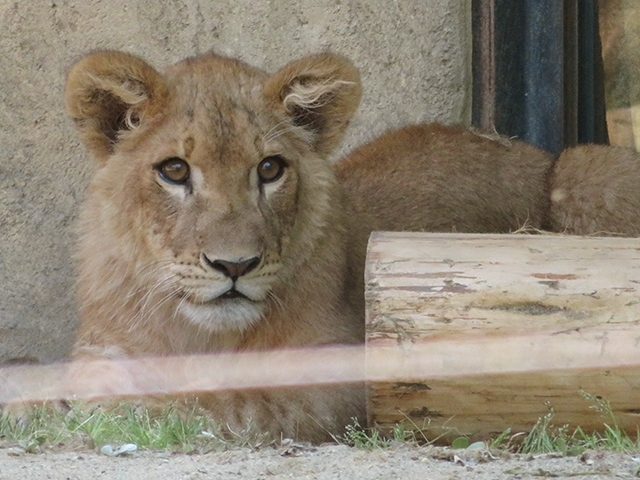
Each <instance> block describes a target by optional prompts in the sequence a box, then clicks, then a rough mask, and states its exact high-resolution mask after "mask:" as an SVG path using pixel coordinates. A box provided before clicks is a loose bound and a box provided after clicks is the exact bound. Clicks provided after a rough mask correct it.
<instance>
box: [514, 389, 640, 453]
mask: <svg viewBox="0 0 640 480" xmlns="http://www.w3.org/2000/svg"><path fill="white" fill-rule="evenodd" d="M580 395H582V397H583V398H584V399H585V400H587V401H588V402H590V403H591V404H592V405H591V406H590V407H589V408H591V409H592V410H594V411H595V412H596V413H598V414H599V415H601V416H602V417H603V427H604V429H603V432H602V433H600V432H593V433H586V432H584V431H583V430H582V429H581V428H580V427H578V428H576V429H575V430H574V431H573V432H569V427H568V426H567V425H562V426H560V427H556V426H554V425H553V423H552V420H553V416H554V412H553V408H552V407H551V406H549V412H548V413H547V414H546V415H544V416H543V417H541V418H540V419H539V420H538V422H537V423H536V424H535V426H534V427H533V428H532V429H531V431H530V432H529V433H528V434H527V435H526V437H525V438H524V440H523V442H522V444H521V445H520V447H519V449H518V451H519V452H520V453H561V454H564V455H579V454H581V453H582V452H584V451H585V450H588V449H596V450H607V451H616V452H628V451H637V450H638V449H640V442H639V439H640V434H639V432H636V435H635V437H636V438H635V439H633V438H631V437H629V435H627V433H626V432H624V431H623V430H622V429H621V428H620V426H619V425H618V422H617V420H616V417H615V415H614V414H613V410H612V409H611V405H610V404H609V402H608V401H607V400H605V399H603V398H600V397H597V396H595V395H592V394H590V393H587V392H580Z"/></svg>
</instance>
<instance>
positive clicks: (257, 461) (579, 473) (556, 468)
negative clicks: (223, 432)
mask: <svg viewBox="0 0 640 480" xmlns="http://www.w3.org/2000/svg"><path fill="white" fill-rule="evenodd" d="M638 466H639V463H638V461H637V460H636V457H635V456H633V455H631V454H621V453H604V452H586V453H584V454H583V455H582V456H580V457H559V456H556V455H514V454H506V453H500V454H492V453H490V452H488V451H486V450H452V449H448V448H440V447H423V448H419V447H413V446H408V445H403V444H402V445H397V446H394V447H391V448H389V449H385V450H374V451H363V450H358V449H355V448H351V447H347V446H344V445H322V446H318V447H312V446H308V445H290V446H287V447H279V448H263V449H261V450H258V451H252V450H249V449H240V448H238V449H233V450H229V451H225V452H216V453H207V454H192V455H189V454H172V453H167V452H140V453H133V454H130V455H127V456H119V457H111V456H107V455H104V454H101V453H99V452H96V451H88V450H81V451H66V452H60V451H58V452H45V453H39V454H29V453H24V452H23V451H21V450H20V449H18V448H16V447H10V446H5V447H0V480H16V479H20V480H35V479H38V480H42V479H51V480H58V479H59V480H94V479H110V480H147V479H149V480H151V479H154V480H165V479H167V480H168V479H171V480H174V479H175V480H201V479H210V478H215V479H226V478H233V479H236V478H251V479H265V480H266V479H269V480H271V479H273V480H277V479H285V478H296V479H322V480H325V479H327V480H328V479H361V478H362V479H396V478H397V479H435V480H440V479H443V480H449V479H451V480H454V479H455V480H459V479H474V480H501V479H526V478H561V479H563V478H571V479H589V480H597V479H621V478H622V479H624V478H637V475H636V470H637V469H638Z"/></svg>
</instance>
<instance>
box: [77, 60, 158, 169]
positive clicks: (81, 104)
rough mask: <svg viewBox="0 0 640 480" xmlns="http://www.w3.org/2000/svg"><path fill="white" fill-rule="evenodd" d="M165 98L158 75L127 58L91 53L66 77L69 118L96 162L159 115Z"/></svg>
mask: <svg viewBox="0 0 640 480" xmlns="http://www.w3.org/2000/svg"><path fill="white" fill-rule="evenodd" d="M167 98H168V87H167V85H166V82H165V80H164V78H163V77H162V75H161V74H160V73H158V72H157V71H156V70H155V69H154V68H153V67H151V66H150V65H149V64H148V63H147V62H145V61H144V60H142V59H141V58H138V57H136V56H134V55H130V54H128V53H123V52H115V51H102V52H97V53H93V54H91V55H88V56H86V57H84V58H83V59H81V60H80V61H78V62H77V63H76V64H75V65H73V67H71V70H70V71H69V75H68V77H67V88H66V94H65V101H66V106H67V113H68V114H69V116H70V117H71V118H72V119H73V120H74V121H75V123H76V126H77V128H78V131H79V133H80V138H81V139H82V141H83V142H84V143H85V145H86V146H87V147H88V148H89V150H91V152H92V153H93V154H94V156H95V157H96V158H97V159H104V158H106V157H108V156H109V155H111V154H112V153H113V152H114V150H115V148H116V147H117V145H118V143H119V142H120V140H121V139H122V135H123V134H125V133H126V132H129V131H131V130H135V129H136V128H137V127H138V126H140V125H142V124H143V123H144V122H146V121H148V120H150V119H151V118H153V117H154V116H156V115H157V114H158V113H160V111H161V110H162V109H163V108H164V105H165V104H166V101H167Z"/></svg>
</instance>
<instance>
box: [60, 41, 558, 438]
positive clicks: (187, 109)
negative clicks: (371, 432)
mask: <svg viewBox="0 0 640 480" xmlns="http://www.w3.org/2000/svg"><path fill="white" fill-rule="evenodd" d="M360 95H361V85H360V79H359V74H358V71H357V69H356V68H354V67H353V65H352V64H351V63H350V62H349V61H347V60H346V59H344V58H342V57H340V56H338V55H333V54H328V53H326V54H319V55H311V56H308V57H305V58H302V59H300V60H296V61H293V62H291V63H289V64H288V65H286V66H285V67H283V68H282V69H281V70H279V71H277V72H276V73H274V74H267V73H265V72H263V71H261V70H258V69H256V68H253V67H251V66H249V65H247V64H245V63H242V62H240V61H238V60H235V59H231V58H226V57H223V56H220V55H216V54H214V53H208V54H205V55H202V56H199V57H195V58H189V59H186V60H184V61H182V62H180V63H178V64H176V65H173V66H171V67H169V68H167V69H166V70H165V71H163V72H162V73H161V72H159V71H157V70H155V69H154V68H152V67H151V66H150V65H149V64H147V63H146V62H145V61H143V60H141V59H140V58H138V57H135V56H132V55H129V54H126V53H120V52H111V51H106V52H98V53H94V54H91V55H89V56H87V57H85V58H84V59H82V60H80V61H79V62H78V63H76V64H75V65H74V66H73V67H72V69H71V71H70V73H69V77H68V82H67V88H66V106H67V111H68V113H69V115H70V116H71V117H72V118H73V120H74V122H75V124H76V126H77V129H78V131H79V134H80V137H81V139H82V140H83V142H84V144H85V145H86V146H87V148H88V149H89V150H90V152H91V153H92V156H93V158H94V161H95V165H96V172H95V175H94V177H93V179H92V181H91V184H90V187H89V190H88V195H87V200H86V202H85V205H84V208H83V211H82V218H81V224H80V228H81V237H80V250H79V254H78V256H79V272H78V296H79V301H80V314H81V324H80V327H79V330H78V336H77V342H76V345H75V351H74V357H75V358H76V359H86V358H96V357H98V358H99V357H107V358H110V357H137V356H154V355H157V356H168V355H188V354H201V353H210V352H220V351H239V350H260V349H273V348H291V347H313V346H318V345H328V344H353V343H360V342H362V341H363V337H364V320H363V309H364V307H363V295H362V288H363V286H362V283H363V280H362V270H363V268H364V257H365V246H366V241H367V237H368V235H369V233H370V232H371V231H372V230H373V229H408V230H432V231H433V230H435V231H451V230H454V231H469V232H508V231H511V230H515V229H517V228H518V227H519V226H521V225H523V224H526V223H527V222H529V223H530V224H532V225H533V226H541V224H542V222H543V221H544V215H545V213H546V209H547V200H546V189H545V188H546V174H547V172H548V170H549V168H550V166H551V161H552V159H551V157H550V156H548V155H546V154H544V153H542V152H540V151H538V150H536V149H533V148H532V147H529V146H526V145H524V144H522V143H519V142H510V141H508V140H507V139H504V138H495V139H491V138H486V137H483V136H481V135H477V134H475V133H472V132H469V131H467V130H465V129H462V128H458V127H444V126H440V125H422V126H416V127H410V128H408V129H404V130H400V131H396V132H391V133H389V134H387V135H386V136H384V137H382V138H381V139H380V140H377V141H374V142H373V143H372V144H370V145H369V146H365V147H362V149H359V150H357V151H356V152H354V154H353V155H352V156H350V157H349V158H348V159H346V160H344V161H342V162H339V163H338V164H337V166H336V165H334V164H333V163H331V162H330V161H329V160H328V155H329V153H330V152H332V151H333V149H334V148H335V147H336V146H337V145H338V144H339V142H340V140H341V139H342V137H343V135H344V132H345V129H346V128H347V125H348V124H349V121H350V119H351V117H352V116H353V114H354V112H355V110H356V108H357V106H358V104H359V101H360ZM75 374H81V372H80V373H79V372H77V371H76V372H75ZM94 378H95V379H96V380H100V379H102V378H105V379H108V378H109V375H107V374H98V375H95V376H94ZM105 381H107V380H105ZM199 401H200V404H201V405H202V406H203V407H205V408H207V409H209V410H210V411H211V412H212V414H213V415H214V416H215V418H217V419H218V420H220V422H221V423H222V424H224V425H227V426H228V427H229V428H230V429H241V428H243V426H244V425H245V424H246V423H247V422H248V421H251V422H252V424H253V425H254V426H255V427H256V428H259V429H262V430H263V431H268V432H271V433H273V434H274V435H276V436H280V435H282V436H286V437H292V438H300V439H307V440H312V441H321V440H325V439H327V438H329V437H330V435H331V434H335V433H339V432H341V431H342V429H343V428H344V426H345V425H347V424H348V423H350V422H351V421H352V419H353V418H357V419H359V421H360V422H364V418H365V410H364V404H365V402H364V388H363V386H362V385H339V386H331V387H328V386H322V387H320V386H317V387H306V388H294V387H291V388H286V389H270V390H254V391H244V392H222V393H211V394H203V395H200V396H199ZM362 424H364V423H362Z"/></svg>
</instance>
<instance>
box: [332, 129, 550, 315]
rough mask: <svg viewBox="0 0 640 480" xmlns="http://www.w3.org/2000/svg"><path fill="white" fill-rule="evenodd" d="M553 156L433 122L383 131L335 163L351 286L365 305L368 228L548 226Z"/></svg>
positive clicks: (507, 228)
mask: <svg viewBox="0 0 640 480" xmlns="http://www.w3.org/2000/svg"><path fill="white" fill-rule="evenodd" d="M553 160H554V158H553V157H552V155H550V154H548V153H546V152H543V151H541V150H539V149H537V148H535V147H532V146H531V145H528V144H526V143H523V142H520V141H517V140H510V139H508V138H506V137H501V136H497V135H494V136H487V135H479V134H477V133H475V132H473V131H470V130H468V129H466V128H464V127H459V126H444V125H439V124H434V123H430V124H429V123H428V124H422V125H413V126H409V127H405V128H402V129H399V130H393V131H389V132H387V133H385V134H384V135H382V136H381V137H380V138H378V139H376V140H374V141H373V142H371V143H368V144H367V145H364V146H362V147H360V148H358V149H356V150H355V151H354V152H353V153H352V154H350V155H349V156H348V157H347V158H346V159H345V160H343V161H342V162H340V163H339V164H338V171H337V175H338V179H339V181H340V183H341V184H343V185H344V187H345V197H346V198H345V200H346V204H347V206H348V207H349V209H350V210H351V211H352V212H353V213H352V214H351V215H352V218H357V219H358V221H357V222H352V223H350V224H349V225H350V228H351V229H352V231H351V232H350V235H349V239H350V245H349V267H350V272H351V274H350V288H351V289H353V291H355V292H357V293H356V294H355V295H352V299H353V300H354V301H355V306H356V310H357V311H359V312H361V314H362V311H363V308H364V306H363V303H362V300H361V299H362V298H363V292H362V289H363V282H362V278H363V275H364V258H365V251H366V244H367V239H368V236H369V232H371V231H372V230H378V231H425V232H476V233H505V232H513V231H515V230H518V229H519V228H520V227H523V226H529V227H533V228H543V227H545V226H546V221H547V214H548V208H549V200H548V193H547V186H546V185H547V177H548V175H549V172H550V169H551V167H552V164H553Z"/></svg>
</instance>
